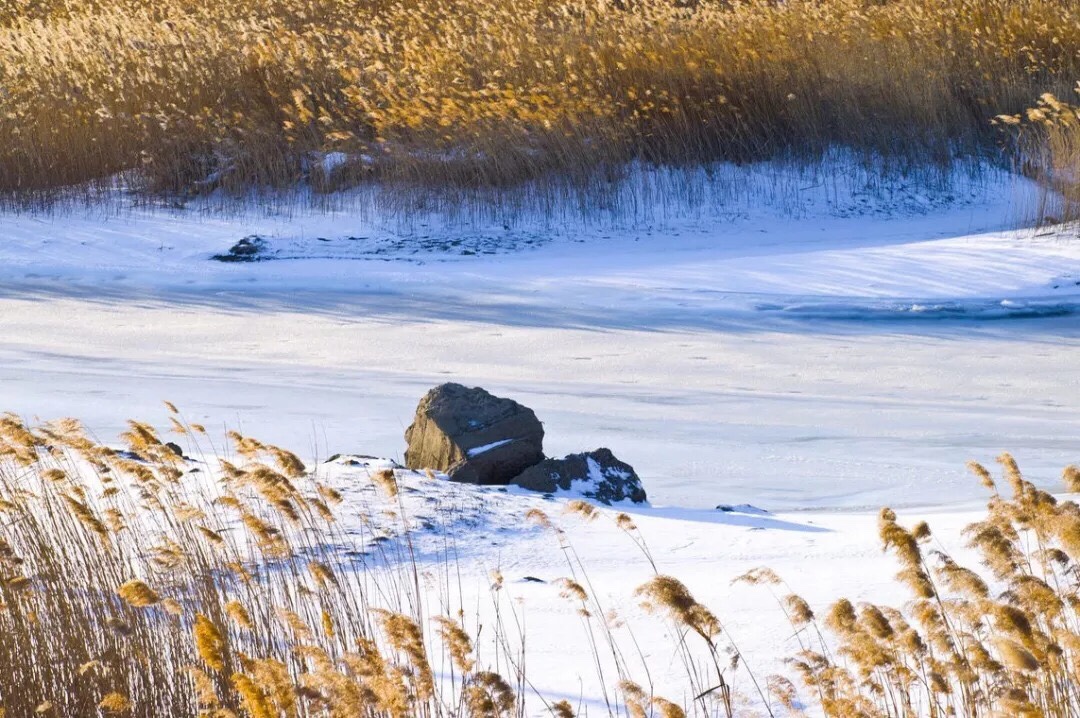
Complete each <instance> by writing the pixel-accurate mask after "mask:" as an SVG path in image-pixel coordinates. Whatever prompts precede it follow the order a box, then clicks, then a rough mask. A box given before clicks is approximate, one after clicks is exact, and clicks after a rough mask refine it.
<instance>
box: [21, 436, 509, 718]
mask: <svg viewBox="0 0 1080 718" xmlns="http://www.w3.org/2000/svg"><path fill="white" fill-rule="evenodd" d="M173 421H174V427H175V429H176V430H177V431H179V432H180V433H182V434H184V435H187V436H189V437H198V436H204V430H203V428H202V427H201V426H197V425H188V424H185V423H182V422H181V421H180V420H179V418H178V417H174V420H173ZM123 438H124V440H125V441H126V443H127V447H126V448H125V449H123V450H118V449H110V448H108V447H105V446H102V445H100V444H97V443H95V442H93V441H91V440H89V439H88V438H87V437H86V435H85V434H84V433H83V431H82V430H81V428H80V427H79V426H78V424H77V423H76V422H73V421H60V422H53V423H49V424H46V425H44V426H41V427H36V428H28V427H27V426H26V425H24V424H23V423H22V422H21V421H19V420H18V419H16V418H14V417H11V416H6V417H3V418H0V456H2V457H3V462H4V463H3V468H2V469H0V517H2V524H0V567H2V568H0V572H2V573H0V575H2V580H0V664H2V665H3V666H4V670H3V671H2V672H0V714H2V715H4V716H8V717H11V716H33V715H44V716H95V715H105V716H109V715H125V716H145V717H146V718H151V717H158V718H160V717H161V716H175V717H182V716H205V717H206V718H233V717H235V716H251V717H252V718H268V717H269V716H281V717H295V716H341V717H344V716H350V717H355V716H369V717H372V718H374V717H376V716H377V717H394V718H406V717H410V716H434V715H470V716H478V717H479V716H485V717H491V718H498V717H502V716H514V715H520V695H521V692H522V686H521V683H520V680H521V678H522V676H521V672H520V667H519V666H518V664H516V663H515V654H513V652H512V650H510V649H509V648H508V649H507V652H506V653H505V654H503V653H500V654H499V655H496V656H494V657H492V660H490V661H484V660H481V656H479V655H478V651H477V650H476V649H475V648H474V646H473V642H472V638H471V637H470V634H469V633H468V632H467V631H466V629H465V627H464V622H465V617H464V614H463V613H461V612H460V611H458V612H456V613H454V612H451V614H450V615H436V614H434V613H430V612H428V606H427V604H426V602H425V601H423V600H422V599H421V596H420V588H419V579H418V577H417V575H416V573H415V564H413V565H412V567H411V568H406V569H405V570H402V571H390V570H388V571H386V572H382V573H380V572H379V570H378V569H377V568H372V567H368V569H369V570H357V566H360V565H363V564H362V561H361V560H360V559H359V558H357V556H358V555H361V552H362V549H363V548H364V547H363V545H362V542H361V543H358V542H357V541H356V540H354V539H352V538H350V537H348V536H346V535H344V533H343V532H342V531H341V530H340V529H338V528H337V525H336V522H335V519H334V513H333V507H334V505H335V504H336V503H338V502H339V501H340V498H341V497H340V494H338V493H337V492H336V491H335V490H334V489H332V488H330V487H328V486H324V485H322V484H320V483H318V482H317V481H315V480H314V479H313V478H312V476H311V475H310V474H308V472H307V471H306V469H305V467H304V465H303V464H302V463H301V462H300V460H299V459H298V458H297V457H296V456H295V455H293V454H292V453H290V452H288V451H285V450H282V449H279V448H277V447H273V446H268V445H265V444H262V443H260V442H258V441H256V440H254V439H250V438H248V437H243V436H240V435H238V434H232V435H231V436H230V443H231V445H232V447H233V448H234V450H235V451H236V452H237V454H238V459H239V461H238V463H236V464H234V463H231V462H228V461H223V462H222V463H221V466H220V469H221V471H222V479H221V482H220V485H219V486H215V485H214V484H216V483H217V482H216V481H214V480H208V479H207V478H205V477H204V476H200V474H203V473H204V471H205V469H206V467H204V468H203V469H200V468H199V465H197V464H196V463H195V462H190V461H187V460H185V459H183V458H182V457H181V455H180V453H179V452H178V451H177V448H178V447H177V446H176V445H175V444H174V445H170V444H168V443H166V442H163V441H162V440H161V439H160V438H159V436H158V433H157V432H156V431H155V430H154V429H153V428H152V427H150V426H147V425H145V424H141V423H138V422H132V423H131V427H130V431H128V432H127V433H126V434H125V435H124V437H123ZM204 440H205V437H204ZM391 506H392V503H391ZM334 545H337V546H338V547H341V546H349V547H351V549H350V550H349V551H344V550H342V551H334V550H333V549H331V548H329V547H331V546H334ZM367 548H368V549H369V550H370V549H371V548H372V547H371V546H368V547H367ZM407 563H408V562H407V561H406V564H407ZM493 630H494V631H495V632H496V633H497V634H501V635H508V634H509V632H508V631H507V630H506V629H505V628H504V627H502V626H501V625H500V624H499V622H498V621H496V622H495V625H494V627H493ZM436 676H438V677H436Z"/></svg>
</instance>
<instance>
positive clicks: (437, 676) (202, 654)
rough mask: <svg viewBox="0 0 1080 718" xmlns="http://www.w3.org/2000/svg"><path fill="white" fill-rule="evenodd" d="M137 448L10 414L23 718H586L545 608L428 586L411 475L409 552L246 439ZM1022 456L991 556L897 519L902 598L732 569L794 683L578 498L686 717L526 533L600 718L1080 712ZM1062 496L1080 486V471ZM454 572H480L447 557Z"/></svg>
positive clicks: (1, 569)
mask: <svg viewBox="0 0 1080 718" xmlns="http://www.w3.org/2000/svg"><path fill="white" fill-rule="evenodd" d="M172 424H173V429H174V430H175V431H176V432H178V433H180V434H182V435H184V436H185V437H186V441H187V443H188V444H189V446H198V445H200V444H205V445H209V446H210V448H211V449H212V450H213V442H211V441H210V440H209V438H208V437H206V435H205V430H204V429H203V428H202V427H201V426H198V425H193V424H189V423H187V422H185V421H184V420H183V419H182V417H181V416H180V415H179V414H175V413H174V414H173V417H172ZM123 440H124V441H125V443H126V447H125V448H124V449H116V448H109V447H107V446H104V445H102V444H99V443H97V442H95V441H93V440H91V439H90V438H88V437H87V435H86V433H85V432H84V431H83V430H82V428H81V427H80V426H79V425H78V423H77V422H75V421H72V420H63V421H55V422H49V423H46V424H43V425H40V426H35V427H32V426H28V425H26V424H25V423H23V422H22V421H21V420H19V419H18V418H16V417H14V416H11V415H6V416H3V417H0V662H2V663H0V664H2V665H3V666H4V670H3V671H0V715H4V716H7V717H12V716H34V715H45V716H47V715H56V716H114V715H125V716H145V717H147V718H150V717H151V716H166V715H167V716H175V717H184V716H193V717H194V716H201V717H205V718H236V717H239V716H251V717H252V718H270V717H274V718H300V717H305V718H306V717H309V716H310V717H314V716H322V717H340V718H345V717H349V718H352V717H354V716H369V717H372V718H384V717H392V718H406V717H408V716H462V717H465V716H468V717H475V718H506V717H509V716H524V715H526V714H527V713H526V706H527V705H529V706H531V708H530V709H529V713H528V714H530V715H532V714H534V713H535V711H536V710H538V709H539V710H541V711H543V712H544V713H545V714H549V715H552V716H556V717H558V718H572V717H573V716H575V715H586V714H587V711H585V710H584V709H583V708H582V707H581V706H578V705H572V704H571V703H570V702H568V701H566V700H550V699H544V697H543V696H542V695H539V694H538V693H536V692H535V691H533V690H532V689H531V688H530V685H531V683H530V677H529V672H528V670H527V665H528V664H527V660H526V656H527V646H526V645H525V643H524V639H523V635H524V634H523V632H522V625H523V623H522V622H523V620H524V619H523V616H522V615H520V613H519V611H520V610H521V609H520V608H517V607H515V605H514V604H513V602H511V601H508V600H506V599H505V597H504V596H503V592H502V587H503V579H502V576H501V575H499V574H498V573H497V572H496V573H495V574H493V576H492V579H491V587H490V596H491V602H492V603H491V608H490V611H488V612H487V614H486V615H487V616H488V617H487V618H486V619H485V620H486V621H487V622H486V623H484V624H480V623H478V620H479V619H478V617H474V616H471V615H469V614H468V613H466V611H464V610H463V601H462V600H461V598H460V590H461V588H460V583H459V584H458V587H457V589H456V591H457V592H459V594H458V595H455V588H454V582H453V580H452V579H451V580H446V581H444V582H443V584H441V585H440V587H439V588H438V589H437V590H435V591H434V592H432V591H430V590H428V589H425V588H424V587H422V586H421V583H422V582H426V581H427V580H428V579H427V578H422V577H421V572H422V571H421V568H420V567H419V562H418V560H417V559H416V557H415V555H414V553H413V541H412V537H413V535H414V533H413V529H412V528H410V520H409V517H408V516H406V515H405V508H404V504H403V503H402V501H401V497H402V491H408V487H405V488H404V489H403V487H401V486H400V485H399V481H398V477H397V475H396V474H395V472H394V471H393V470H384V471H378V472H373V473H372V476H371V480H372V482H373V484H374V485H375V486H377V487H379V490H380V491H381V493H382V496H383V498H382V504H381V506H380V508H379V509H377V510H378V511H379V512H380V513H381V514H387V513H389V514H390V515H391V518H392V519H393V520H396V521H399V522H400V526H401V531H400V533H399V534H398V540H397V541H396V543H395V546H396V548H395V549H388V548H386V545H385V544H384V543H382V542H376V541H370V542H368V543H367V544H366V545H362V543H363V542H361V543H360V544H358V543H357V540H356V538H355V536H354V535H352V534H351V533H350V532H349V531H348V530H347V527H345V528H343V527H342V525H341V524H340V523H339V522H338V521H337V515H336V514H337V510H336V509H335V507H336V506H338V504H340V502H341V500H342V496H341V494H340V493H339V492H338V491H337V490H335V489H334V488H333V487H331V486H330V485H329V484H326V483H324V482H322V481H321V480H320V479H319V474H318V472H313V471H311V470H309V469H308V468H307V467H305V466H304V464H303V463H302V462H301V461H300V459H299V458H298V457H297V456H296V455H294V454H292V453H291V452H289V451H286V450H284V449H281V448H278V447H275V446H270V445H266V444H263V443H261V442H259V441H257V440H255V439H252V438H250V437H245V436H241V435H240V434H236V433H232V434H230V436H229V442H228V444H229V447H230V451H231V452H232V454H233V455H234V456H235V458H234V459H233V460H232V461H225V460H220V462H219V465H218V466H217V467H216V468H215V469H213V470H211V467H210V464H208V463H204V462H201V461H193V460H190V459H187V458H184V457H182V456H181V453H180V452H179V451H178V448H179V447H177V446H176V445H175V444H169V443H166V442H164V441H163V440H162V438H161V437H160V434H159V432H158V431H157V430H156V429H154V428H153V427H151V426H149V425H147V424H143V423H140V422H130V429H129V431H128V432H126V433H125V434H124V435H123ZM1000 461H1001V463H1002V466H1003V470H1004V478H1005V481H1006V483H1007V484H1008V485H1009V487H1010V490H1011V496H1009V497H1005V496H1002V495H1000V494H999V493H998V490H997V486H996V483H995V481H994V479H993V478H992V476H991V474H990V472H989V471H988V470H987V469H985V468H984V467H982V466H979V465H977V464H972V469H973V471H974V472H975V474H976V475H977V477H978V478H979V479H980V481H982V482H983V483H984V485H986V486H987V487H988V488H989V489H990V491H991V492H992V498H991V501H990V503H989V506H988V513H987V516H986V518H985V519H983V520H981V521H978V522H977V523H975V524H972V525H971V526H969V527H968V528H967V529H966V531H965V534H966V536H967V538H968V545H969V547H970V548H971V549H973V550H974V551H975V552H976V553H977V555H978V556H979V557H980V558H981V560H982V565H981V566H979V567H968V566H964V565H962V564H961V563H960V562H959V561H957V560H956V559H955V558H954V557H952V556H950V555H948V554H947V553H945V552H943V551H942V550H940V549H939V548H935V547H934V544H933V543H932V542H933V536H932V533H931V530H930V527H929V526H927V525H926V524H925V523H919V524H916V525H915V526H913V527H911V528H905V527H903V526H902V525H901V524H900V523H899V522H898V519H897V516H896V514H895V513H894V512H892V511H891V510H889V509H883V510H882V511H881V515H880V521H879V534H880V540H881V542H882V545H883V546H884V548H885V549H886V550H887V551H889V552H891V553H892V554H893V555H894V556H895V557H896V559H897V561H898V563H899V565H900V569H901V570H900V572H899V573H898V574H897V579H896V580H897V585H898V586H899V587H902V588H904V589H906V591H907V592H908V593H909V594H910V597H911V598H910V600H909V601H908V602H907V603H905V604H904V605H903V606H900V607H892V606H885V605H873V604H868V603H867V604H860V605H855V604H853V603H852V602H851V601H850V600H848V599H839V600H838V601H837V602H836V603H835V604H834V605H832V606H831V607H829V608H828V609H826V610H823V611H822V614H821V615H820V616H819V615H818V613H817V612H816V611H815V609H814V607H812V606H810V604H808V603H807V602H806V601H805V600H803V599H802V598H800V597H799V596H797V595H795V594H793V593H791V592H790V590H788V589H787V588H786V587H785V585H784V584H783V582H782V581H781V580H780V578H779V577H778V576H776V575H775V574H774V573H773V572H772V571H770V570H769V569H767V568H760V569H755V570H753V571H751V572H749V573H747V574H745V575H744V576H741V577H739V578H737V579H735V582H742V583H748V584H756V585H759V586H765V587H767V588H768V590H770V591H772V592H773V594H774V596H775V597H776V598H777V600H778V604H779V608H778V609H777V610H778V611H782V612H783V614H784V615H785V616H786V617H787V620H788V621H789V622H790V623H791V626H792V630H793V635H794V637H795V640H796V641H797V642H798V644H799V645H800V646H801V650H800V651H799V652H798V653H797V654H796V655H794V656H792V657H791V659H790V660H789V661H788V665H789V667H790V672H789V673H788V674H787V675H772V676H768V677H759V676H757V675H756V674H755V673H754V671H753V670H751V668H752V667H753V666H754V665H756V664H757V663H758V661H760V660H761V659H763V658H770V657H763V656H754V655H746V654H744V653H743V652H742V651H741V650H740V649H739V647H738V646H737V645H735V644H734V642H733V641H732V639H731V636H730V635H729V634H728V633H727V631H726V629H725V626H724V625H723V623H722V621H721V618H720V616H719V615H718V614H717V613H716V612H714V611H713V610H712V609H711V608H710V607H708V606H705V605H703V604H702V603H700V602H699V601H698V600H697V599H696V598H695V597H694V596H693V595H692V593H691V592H690V591H689V590H688V588H687V587H686V585H685V584H684V583H682V582H681V581H680V580H678V579H677V578H675V577H673V576H669V575H665V574H663V573H662V572H660V570H659V569H660V566H658V564H657V561H656V560H655V558H654V557H653V556H652V555H651V553H650V551H649V548H648V545H647V544H646V542H645V537H644V536H643V535H642V534H641V532H640V531H639V529H638V528H637V526H635V525H634V522H633V520H632V518H631V517H630V516H628V515H626V514H617V513H614V512H601V511H599V510H598V509H597V508H596V507H594V506H592V505H590V504H588V503H586V502H583V501H571V502H568V503H567V504H566V509H567V510H568V511H569V512H571V513H574V514H577V515H578V516H579V517H580V519H581V520H584V521H612V522H613V523H614V525H615V527H617V529H619V530H621V531H622V532H624V533H625V535H626V536H627V538H628V539H629V542H630V543H631V544H632V545H633V546H635V547H636V548H637V550H640V551H641V552H642V553H643V554H644V556H645V557H646V558H648V560H649V562H650V563H651V564H652V566H653V569H654V571H655V575H654V576H653V577H652V578H651V579H649V580H648V581H646V582H645V583H644V584H643V585H641V586H640V587H639V588H638V589H637V591H636V598H637V600H639V601H640V602H641V603H642V605H643V606H644V607H645V608H646V609H648V610H649V611H651V612H652V613H654V614H656V615H657V616H658V617H659V618H662V619H663V620H665V621H667V622H668V623H669V625H670V627H671V630H670V633H669V634H668V635H669V636H670V640H671V641H672V644H673V645H672V646H671V651H664V652H663V654H664V655H665V656H669V655H670V656H671V657H672V658H673V659H674V660H675V661H677V662H680V663H681V665H682V666H683V667H684V668H685V690H684V691H683V695H685V696H687V698H686V699H685V700H684V701H683V702H681V703H679V702H674V701H672V700H669V699H665V698H663V697H661V696H659V695H656V694H655V692H654V689H653V688H652V687H651V681H650V680H649V675H648V673H647V672H646V673H644V674H640V675H634V671H633V670H631V668H630V666H631V664H632V663H634V661H631V660H630V657H631V656H632V653H631V652H628V651H627V650H626V649H625V648H624V647H623V646H620V645H619V642H618V640H617V638H616V633H615V631H614V630H613V629H612V624H613V622H615V621H616V620H617V619H616V617H614V616H613V615H612V613H611V612H610V611H609V610H607V609H606V607H605V606H604V605H603V602H602V601H601V600H600V598H599V596H600V595H603V593H602V592H598V591H597V590H595V589H594V587H593V586H592V584H591V583H590V581H589V577H588V573H587V572H586V571H585V570H584V567H583V565H582V564H581V562H580V561H579V560H577V559H576V558H575V553H574V550H573V546H572V545H570V544H569V542H568V541H567V540H566V538H565V534H564V533H563V532H562V531H561V529H560V528H559V527H558V525H557V524H556V523H555V522H554V521H553V519H551V518H550V517H549V516H548V515H547V514H545V513H543V512H542V511H540V510H539V509H535V508H534V509H531V510H529V512H528V513H527V515H526V516H525V518H526V520H528V521H531V522H533V523H534V524H537V525H539V526H540V527H543V528H544V529H547V530H550V531H551V532H552V533H553V535H554V536H555V537H556V538H557V539H558V541H559V543H560V545H561V548H562V551H563V553H564V554H565V555H566V556H567V557H568V559H567V568H568V576H567V577H566V578H564V579H562V580H561V581H559V582H558V583H557V586H558V588H559V590H560V592H561V594H562V596H563V598H565V599H566V600H567V601H568V602H569V603H570V605H571V606H574V607H575V608H576V609H577V614H578V616H579V618H580V623H576V622H573V621H572V619H571V622H573V623H575V625H569V626H567V627H566V630H567V631H573V632H575V633H580V634H583V635H584V636H585V638H586V641H587V645H588V646H589V647H590V648H589V650H590V651H591V652H592V658H593V663H594V665H595V668H596V672H597V677H598V679H599V684H600V685H601V686H603V688H602V691H603V694H602V700H601V705H602V706H603V707H601V708H600V709H599V712H600V713H601V714H606V715H612V716H630V717H632V718H643V717H646V716H658V717H660V718H680V717H683V716H688V715H696V716H702V717H706V716H727V717H730V716H735V715H744V714H749V713H747V712H746V710H747V709H746V706H747V705H750V704H752V705H754V706H756V708H755V710H756V711H757V712H758V713H759V714H760V712H762V711H764V712H765V713H767V714H768V715H772V716H780V715H797V714H801V712H802V710H803V709H808V710H811V711H812V712H820V713H824V714H825V715H827V716H836V717H838V718H840V717H843V718H848V717H850V716H868V717H869V716H873V717H879V716H880V717H885V718H893V717H895V718H901V717H903V718H907V717H909V716H972V717H979V716H1000V715H1010V716H1013V715H1016V716H1039V717H1040V718H1062V717H1064V716H1075V715H1077V714H1078V713H1080V691H1078V690H1077V688H1076V685H1077V679H1078V677H1080V506H1078V505H1077V504H1076V503H1075V502H1073V501H1061V500H1058V499H1056V498H1055V497H1054V496H1052V495H1051V494H1049V493H1047V492H1046V491H1043V490H1041V489H1038V488H1036V487H1035V486H1034V485H1033V484H1031V483H1030V482H1028V481H1026V480H1024V479H1023V477H1022V476H1021V474H1020V471H1019V469H1018V467H1017V466H1016V463H1015V462H1014V461H1013V460H1012V458H1011V457H1009V456H1007V455H1005V456H1003V457H1001V459H1000ZM1065 482H1066V488H1067V489H1068V490H1069V491H1078V490H1080V469H1077V468H1075V467H1070V468H1068V469H1067V470H1066V471H1065ZM373 510H375V509H373ZM370 518H372V517H365V516H359V517H355V516H354V517H352V523H354V524H356V523H359V524H364V523H366V522H367V521H368V520H369V519H370ZM380 552H381V553H380ZM359 556H366V557H367V558H364V559H358V558H357V557H359ZM437 563H438V566H437V567H436V568H437V573H439V574H440V575H443V576H446V577H450V576H453V575H454V574H455V573H456V572H457V569H456V567H455V566H454V561H453V557H452V555H451V553H449V552H448V553H447V554H446V555H445V556H443V557H442V558H441V559H440V560H439V561H438V562H437ZM428 568H430V567H428ZM425 572H426V571H425ZM747 590H751V589H747ZM432 596H436V597H437V598H435V599H433V598H432ZM484 630H486V631H487V632H488V633H487V635H486V636H485V640H484V641H480V640H478V639H479V633H480V632H482V631H484ZM635 641H636V639H635ZM485 647H486V648H485ZM492 647H493V648H492ZM636 650H638V651H639V652H640V650H641V649H640V646H638V647H636ZM639 670H640V669H639ZM793 679H796V680H799V681H800V683H801V684H802V687H801V688H800V687H798V686H796V683H795V682H794V680H793ZM596 711H597V708H596V707H595V706H594V707H593V712H594V713H596Z"/></svg>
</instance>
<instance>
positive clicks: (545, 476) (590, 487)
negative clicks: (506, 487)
mask: <svg viewBox="0 0 1080 718" xmlns="http://www.w3.org/2000/svg"><path fill="white" fill-rule="evenodd" d="M575 482H580V483H577V484H576V485H575ZM510 483H512V484H514V485H516V486H520V487H522V488H525V489H530V490H531V491H541V492H543V493H546V494H550V493H554V492H555V491H557V490H559V489H561V490H563V491H569V490H570V489H571V488H573V489H574V490H576V491H579V492H580V493H581V494H582V495H584V496H587V497H589V498H591V499H595V500H596V501H599V502H600V503H603V504H611V503H614V502H616V501H625V500H630V501H632V502H634V503H637V504H640V503H644V502H645V501H646V497H645V489H644V488H642V486H641V479H640V478H638V475H637V473H635V472H634V467H632V466H630V464H627V463H625V462H623V461H619V460H618V459H617V458H615V455H614V454H612V453H611V451H609V450H608V449H597V450H596V451H590V452H588V453H585V454H570V455H569V456H566V457H564V458H562V459H544V460H543V461H541V462H540V463H538V464H536V465H535V466H531V467H529V468H528V469H525V471H523V472H522V473H521V474H520V475H519V476H517V477H515V478H514V480H513V481H511V482H510Z"/></svg>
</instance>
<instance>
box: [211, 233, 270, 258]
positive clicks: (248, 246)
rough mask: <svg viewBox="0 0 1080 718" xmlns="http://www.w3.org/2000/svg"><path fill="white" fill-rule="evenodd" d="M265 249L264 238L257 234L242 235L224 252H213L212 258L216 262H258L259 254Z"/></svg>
mask: <svg viewBox="0 0 1080 718" xmlns="http://www.w3.org/2000/svg"><path fill="white" fill-rule="evenodd" d="M265 249H266V240H265V239H263V238H262V237H260V236H258V235H255V234H253V235H251V236H250V237H244V238H243V239H241V240H240V241H239V242H237V243H236V244H234V245H233V246H232V247H230V248H229V251H228V252H226V253H225V254H215V255H214V256H213V257H212V259H215V260H217V261H218V262H258V261H259V260H260V259H262V257H260V256H259V255H260V254H262V253H263V251H264V250H265Z"/></svg>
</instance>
